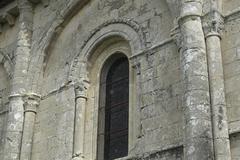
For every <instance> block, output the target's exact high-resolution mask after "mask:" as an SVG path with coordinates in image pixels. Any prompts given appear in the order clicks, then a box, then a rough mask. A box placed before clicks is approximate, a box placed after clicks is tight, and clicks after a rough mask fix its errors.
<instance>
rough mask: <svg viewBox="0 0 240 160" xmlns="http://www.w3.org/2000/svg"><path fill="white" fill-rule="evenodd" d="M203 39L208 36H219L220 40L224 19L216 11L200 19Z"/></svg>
mask: <svg viewBox="0 0 240 160" xmlns="http://www.w3.org/2000/svg"><path fill="white" fill-rule="evenodd" d="M202 21H203V31H204V34H205V38H207V37H208V36H212V35H214V36H219V37H220V38H221V34H222V31H223V29H224V18H223V16H222V15H221V13H220V12H218V11H217V10H213V11H210V12H209V13H207V14H206V15H205V16H203V18H202Z"/></svg>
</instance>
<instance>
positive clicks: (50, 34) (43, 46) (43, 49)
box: [29, 0, 176, 92]
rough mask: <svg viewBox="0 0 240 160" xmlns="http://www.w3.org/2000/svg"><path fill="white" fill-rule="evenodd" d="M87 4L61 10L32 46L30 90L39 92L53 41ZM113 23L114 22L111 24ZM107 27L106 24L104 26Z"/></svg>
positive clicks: (73, 3) (75, 3)
mask: <svg viewBox="0 0 240 160" xmlns="http://www.w3.org/2000/svg"><path fill="white" fill-rule="evenodd" d="M164 1H166V2H167V4H168V7H169V9H170V11H171V12H173V11H175V9H174V7H173V6H175V5H173V1H174V0H164ZM87 3H89V1H88V0H83V1H82V0H76V1H69V2H68V4H67V5H66V6H65V8H60V9H59V13H60V14H58V15H57V16H56V17H55V18H54V19H55V20H54V21H53V22H52V23H51V24H50V25H49V27H48V29H46V32H45V33H43V34H42V37H41V38H39V40H38V42H36V43H34V44H33V46H32V51H31V52H32V53H33V54H34V56H33V59H32V60H31V62H30V64H29V66H30V67H29V68H30V71H29V73H30V74H29V79H30V82H32V85H30V89H31V90H33V91H35V92H38V91H37V88H38V82H37V81H38V79H39V77H40V74H41V70H42V68H43V65H44V58H45V56H46V54H47V50H48V48H49V47H50V46H51V44H52V43H53V39H54V38H55V39H56V38H57V37H58V36H59V34H60V33H61V31H62V30H63V28H64V27H65V26H66V25H67V24H68V22H69V21H70V20H71V18H72V17H73V16H74V15H75V14H76V13H77V12H78V11H79V9H81V8H83V7H84V6H85V5H86V4H87ZM172 15H176V13H172ZM111 23H113V22H111ZM103 25H105V24H103ZM94 32H95V31H94Z"/></svg>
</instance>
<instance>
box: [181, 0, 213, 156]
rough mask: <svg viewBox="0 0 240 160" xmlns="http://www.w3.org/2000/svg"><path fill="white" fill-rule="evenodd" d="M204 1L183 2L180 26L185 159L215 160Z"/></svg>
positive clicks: (185, 0)
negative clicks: (203, 17)
mask: <svg viewBox="0 0 240 160" xmlns="http://www.w3.org/2000/svg"><path fill="white" fill-rule="evenodd" d="M201 14H202V2H201V0H191V1H188V0H182V8H181V14H180V17H179V19H178V25H179V29H180V33H181V36H180V37H181V40H180V41H179V42H180V46H179V48H180V49H179V51H180V61H181V62H180V65H181V71H182V78H183V94H184V95H183V112H184V122H185V126H184V128H185V132H184V159H185V160H212V159H213V156H214V154H213V140H212V125H211V124H212V121H211V109H210V96H209V82H208V69H207V57H206V47H205V39H204V34H203V29H202V23H201V18H200V17H201Z"/></svg>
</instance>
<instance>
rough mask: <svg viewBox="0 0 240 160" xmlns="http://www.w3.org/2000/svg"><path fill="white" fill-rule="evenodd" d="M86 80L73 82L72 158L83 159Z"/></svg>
mask: <svg viewBox="0 0 240 160" xmlns="http://www.w3.org/2000/svg"><path fill="white" fill-rule="evenodd" d="M87 88H88V81H87V80H82V81H81V82H79V83H77V84H75V122H74V136H73V137H74V146H73V160H82V159H84V129H85V128H84V126H85V110H86V101H87V96H86V94H87V93H86V92H87Z"/></svg>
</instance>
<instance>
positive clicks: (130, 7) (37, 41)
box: [0, 0, 240, 160]
mask: <svg viewBox="0 0 240 160" xmlns="http://www.w3.org/2000/svg"><path fill="white" fill-rule="evenodd" d="M23 1H24V0H23ZM36 1H37V0H36ZM36 1H35V2H36ZM193 1H194V0H193ZM196 1H197V0H196ZM24 2H25V1H24ZM46 2H47V0H41V2H40V1H39V3H37V4H35V3H34V5H33V10H34V12H32V16H33V18H32V22H29V24H30V25H28V26H27V27H26V28H24V29H26V30H27V31H26V30H24V31H22V30H21V28H20V29H19V28H18V25H21V24H24V22H23V21H24V18H22V19H21V17H20V18H19V15H18V14H16V15H15V20H14V22H15V24H14V25H13V24H11V23H10V24H11V25H10V26H9V24H4V25H2V24H1V23H2V22H1V23H0V24H1V26H2V30H1V32H2V33H0V159H1V157H4V156H5V159H4V160H9V159H7V158H6V157H8V156H9V157H15V158H12V159H14V160H16V159H19V158H17V154H18V153H17V152H18V151H15V150H14V149H13V150H14V151H11V153H9V155H7V154H8V153H6V151H5V152H4V151H3V149H4V147H5V149H6V148H7V147H6V146H5V141H10V142H11V141H12V139H11V137H10V138H9V137H6V135H5V134H6V130H7V128H8V129H9V128H10V129H11V126H10V125H9V126H7V124H10V121H11V118H8V114H9V113H8V112H9V108H11V109H14V108H13V107H14V105H13V106H12V107H8V105H9V104H8V101H9V99H10V98H11V97H15V96H16V97H18V96H19V95H18V94H13V93H15V92H14V91H11V83H12V81H11V80H12V79H11V78H13V74H14V69H13V67H14V65H15V62H16V61H17V60H16V59H17V58H19V57H16V53H17V52H19V50H18V51H17V49H16V48H17V47H19V46H20V45H23V46H22V48H24V47H26V46H24V45H26V44H27V47H29V48H30V50H27V49H26V50H24V49H23V50H24V51H25V52H28V53H29V57H28V58H26V59H22V61H23V62H26V63H27V65H26V66H27V67H26V70H23V74H24V75H27V76H26V77H22V78H23V80H24V81H26V84H27V85H26V86H25V87H26V88H24V91H25V90H26V93H25V94H24V95H23V100H22V102H23V104H24V105H23V106H24V109H25V108H26V106H27V104H28V103H26V101H27V100H26V96H29V95H28V94H30V95H31V94H32V93H34V94H33V96H36V97H38V98H39V100H38V101H39V103H33V104H31V105H30V106H31V107H32V106H33V105H37V104H39V106H38V107H36V110H34V109H32V110H30V112H32V113H34V114H35V115H36V117H34V121H33V122H32V123H33V124H34V127H33V142H32V147H31V149H30V150H31V153H30V157H31V159H32V160H46V159H50V160H75V159H73V158H74V156H79V155H74V153H75V151H74V147H73V145H74V143H75V142H74V133H75V128H74V125H75V124H74V123H75V121H76V115H75V114H76V113H75V111H76V104H77V98H79V97H77V93H76V85H79V84H76V83H75V81H74V80H75V79H74V78H75V77H74V76H73V74H74V73H75V72H74V69H76V68H74V66H75V65H76V66H78V69H77V71H76V72H78V70H80V71H79V72H80V73H79V74H78V76H79V77H81V78H83V79H84V78H85V79H84V80H85V81H88V83H89V84H88V85H89V86H84V87H86V88H87V87H89V88H90V91H88V92H87V93H86V97H87V100H86V105H85V106H86V111H85V112H84V113H83V114H84V115H85V123H84V125H83V126H82V127H83V128H84V140H83V142H82V146H83V153H81V154H83V155H81V156H83V157H82V158H83V159H84V160H96V159H97V158H96V155H97V154H96V152H97V151H96V150H97V145H96V143H97V140H96V135H97V133H96V132H97V130H98V129H97V127H98V121H97V118H98V117H97V116H98V112H100V111H99V110H98V109H99V108H98V105H97V104H98V103H99V101H98V98H97V97H99V88H98V87H99V86H98V85H99V84H98V83H99V82H96V81H97V80H99V77H98V76H99V74H96V78H95V77H94V76H95V75H93V74H94V73H96V72H97V69H99V68H97V67H99V66H100V65H96V63H102V62H101V61H103V60H106V59H104V56H101V55H103V54H106V55H107V54H112V53H111V51H113V50H114V47H116V48H117V49H119V50H121V49H122V50H124V51H126V52H129V53H126V55H127V56H128V57H129V64H130V67H131V70H132V71H133V73H134V74H133V75H134V76H135V79H134V78H133V79H134V80H133V81H134V82H131V85H135V86H134V87H135V88H134V87H133V88H134V89H136V90H137V91H136V90H135V91H134V92H132V93H135V94H136V95H131V96H130V98H132V99H133V100H132V101H131V102H132V104H134V105H136V106H135V107H136V108H137V109H138V112H133V114H136V113H137V114H139V115H138V116H139V117H138V116H137V115H133V118H132V119H131V120H132V121H134V123H133V124H134V125H137V127H136V126H133V127H132V128H134V129H132V130H133V131H132V130H131V131H132V132H134V133H133V136H132V137H134V136H135V137H134V138H132V137H131V138H130V141H131V146H130V148H131V150H129V156H127V157H124V158H120V160H140V159H146V160H157V159H160V160H165V159H167V160H182V159H184V145H185V144H184V142H185V141H184V133H185V132H186V131H185V130H184V129H185V128H186V127H189V126H184V124H185V123H186V121H187V120H188V119H184V116H186V113H187V112H186V108H184V107H186V106H184V102H183V101H184V98H183V97H184V93H183V92H184V91H186V90H187V89H186V88H187V87H189V89H190V91H192V94H193V93H194V91H193V90H194V87H196V88H197V89H196V90H199V88H201V87H202V88H203V90H204V91H205V89H206V88H207V90H209V88H208V86H207V87H206V85H205V84H208V85H209V83H208V82H207V83H205V82H206V81H208V80H206V79H204V80H203V79H202V81H201V82H202V83H203V84H201V83H200V84H197V85H195V86H194V84H195V82H194V83H193V84H186V83H185V82H186V81H188V80H189V79H190V80H189V81H191V82H193V80H192V79H191V78H193V77H191V76H192V75H191V74H193V75H195V74H196V75H197V74H198V73H195V72H194V71H193V73H190V72H191V71H192V68H190V70H188V69H186V68H187V65H188V64H187V62H188V61H190V63H189V64H190V65H193V63H196V66H197V64H198V61H197V62H194V60H193V63H192V64H191V62H192V59H193V58H194V56H192V57H191V55H192V54H194V53H196V54H199V55H200V54H201V53H202V52H200V51H201V50H200V49H199V48H201V44H200V45H199V44H194V43H190V42H191V41H197V42H201V38H202V39H204V38H206V39H207V36H206V35H207V34H206V35H205V36H206V37H200V38H199V39H200V40H199V39H198V38H196V37H197V36H196V35H202V33H196V35H190V36H189V35H185V36H189V37H190V40H189V41H188V42H189V44H188V45H190V47H189V48H190V51H189V52H188V49H189V48H188V47H187V46H184V44H183V45H182V44H181V42H179V39H178V37H174V36H175V35H174V34H175V33H174V31H176V30H177V28H175V27H176V24H177V22H178V21H179V24H181V23H185V21H182V19H181V17H178V16H179V15H178V14H179V13H178V12H179V10H178V8H179V2H176V1H174V0H92V1H88V2H86V3H85V4H84V5H82V7H79V6H75V7H73V9H72V12H69V13H66V12H68V9H69V8H71V7H72V6H71V4H72V2H73V1H72V2H71V1H66V0H58V1H49V3H46ZM83 2H84V1H83ZM203 2H204V4H203V14H205V13H208V12H210V11H209V10H211V7H210V4H211V3H210V2H209V1H208V0H204V1H203ZM193 3H194V2H193ZM191 5H192V4H191ZM219 5H222V6H223V7H222V8H223V11H222V12H223V13H222V14H223V16H224V30H223V32H222V36H221V49H222V59H223V70H224V77H222V78H223V79H224V85H225V96H226V105H227V118H228V127H229V128H227V129H228V131H229V138H230V147H231V156H232V157H231V158H232V160H237V159H240V154H239V153H240V135H239V133H240V125H239V121H240V118H239V117H240V109H239V104H240V103H239V102H240V85H239V81H240V61H239V60H240V47H239V46H240V40H239V37H240V32H239V31H240V30H239V26H240V11H239V9H238V8H237V7H238V6H239V5H240V2H239V0H231V1H229V0H222V1H220V0H219ZM78 7H79V8H78ZM196 10H197V9H196ZM0 11H1V8H0ZM18 12H19V11H18ZM23 13H25V12H23ZM0 14H1V12H0ZM190 16H192V15H190ZM194 16H196V15H194ZM194 16H193V18H192V19H191V20H190V21H193V22H194V24H201V23H198V20H199V19H197V18H196V17H194ZM26 17H27V18H29V17H31V16H26ZM177 17H178V18H179V19H176V18H177ZM205 17H207V16H206V15H203V18H202V21H204V18H205ZM184 18H186V17H184ZM194 18H196V19H197V20H196V19H194ZM29 19H30V18H29ZM10 20H12V19H10ZM25 20H26V19H25ZM27 20H28V19H27ZM188 20H189V19H188V18H186V21H187V22H188ZM199 21H200V20H199ZM10 22H11V21H10ZM27 22H28V21H27ZM4 23H5V22H4ZM8 23H9V22H8ZM59 24H60V25H59ZM189 24H190V23H189ZM114 25H115V26H118V27H116V28H115V29H116V31H115V32H117V34H119V35H120V34H123V33H129V31H128V29H129V28H131V29H132V30H131V31H132V32H134V33H130V35H129V37H134V38H132V39H124V38H122V37H121V38H119V37H114V36H113V37H111V36H109V37H105V38H104V39H102V40H101V41H100V42H99V43H97V44H94V43H95V42H98V39H97V38H99V37H97V36H98V35H101V34H107V33H108V32H109V33H110V32H112V31H113V30H108V32H107V31H106V30H107V29H109V28H111V27H112V26H114ZM191 25H192V24H191ZM201 25H202V24H201ZM1 26H0V27H1ZM56 26H57V27H56ZM109 26H110V27H109ZM31 27H32V28H31ZM107 27H109V28H107ZM128 27H129V28H128ZM178 27H179V26H178ZM191 27H193V26H191ZM191 27H190V28H191ZM194 27H195V26H194ZM201 27H202V26H201ZM217 27H218V26H217ZM103 28H107V29H106V30H104V29H103ZM112 28H114V27H112ZM186 28H187V27H186ZM28 29H29V31H28ZM178 29H179V28H178ZM180 29H182V30H183V31H185V32H186V33H188V32H187V31H189V30H187V29H189V28H187V29H186V30H184V29H185V28H180ZM197 29H199V28H197ZM200 29H201V28H200ZM193 30H194V29H193ZM19 31H22V33H23V34H22V37H21V36H20V37H18V38H17V35H18V33H19ZM25 31H26V35H27V36H26V35H25V34H24V33H25ZM121 31H122V32H123V33H121ZM135 32H136V33H135ZM31 34H32V37H31V38H29V35H31ZM188 34H190V33H188ZM136 35H137V36H139V37H140V38H139V37H137V38H139V39H140V40H136ZM24 36H26V37H24ZM191 36H192V37H191ZM210 36H212V35H210ZM49 37H50V38H49ZM96 37H97V38H96ZM21 38H22V39H23V40H24V38H26V39H28V40H26V44H25V43H24V42H25V41H22V42H21V43H20V44H19V43H17V41H18V40H19V39H21ZM191 38H192V39H191ZM194 38H195V39H194ZM29 39H30V40H29ZM99 39H100V38H99ZM196 39H197V40H196ZM180 40H181V41H183V40H184V39H180ZM132 41H134V42H138V41H139V42H140V43H141V45H142V46H141V45H139V46H141V47H142V48H136V46H135V45H136V44H137V43H133V44H132ZM203 41H204V40H203ZM91 42H93V43H92V44H89V43H91ZM130 43H131V44H130ZM28 45H30V46H28ZM181 45H182V46H181ZM191 45H193V46H194V45H196V46H197V47H199V48H197V47H196V48H197V49H196V48H194V47H193V48H191V47H192V46H191ZM198 45H199V46H198ZM89 46H90V47H89ZM91 46H92V48H91ZM139 46H138V47H139ZM183 46H184V47H185V48H184V47H183ZM20 47H21V46H20ZM111 47H112V48H111ZM134 47H135V48H134ZM181 47H183V48H184V49H183V50H181V49H182V48H181ZM22 48H21V49H22ZM89 48H90V49H89ZM21 49H20V53H21ZM88 49H89V50H88ZM191 49H192V50H191ZM194 49H196V50H194ZM198 49H199V50H198ZM201 49H202V48H201ZM134 51H140V52H134ZM180 52H181V53H180ZM185 52H186V53H185ZM203 52H204V54H205V51H203ZM207 52H210V51H207ZM84 54H89V57H88V58H89V59H88V58H86V59H84V58H85V55H84ZM181 54H186V55H187V54H189V55H188V56H189V57H187V58H189V59H187V58H186V59H181V58H182V57H181ZM17 56H21V55H17ZM201 56H202V55H201ZM98 58H99V59H98ZM101 58H102V59H101ZM105 58H106V57H105ZM191 58H192V59H191ZM198 58H199V57H198ZM205 58H206V57H203V58H202V59H205ZM76 59H77V62H76V64H75V63H73V62H75V60H76ZM202 59H201V58H200V60H202ZM86 60H87V62H86ZM184 61H186V62H184ZM82 62H84V64H85V63H86V64H87V67H86V68H84V67H85V66H84V65H82V66H81V64H80V65H79V64H78V63H82ZM201 62H205V61H204V60H202V61H201ZM185 63H186V64H185ZM181 65H182V66H181ZM198 65H199V64H198ZM201 65H205V63H202V64H201ZM79 66H80V67H79ZM96 66H97V67H96ZM196 66H194V67H195V69H196V70H198V68H197V67H196ZM94 67H95V68H94ZM100 67H102V66H100ZM181 67H182V68H181ZM184 67H186V68H184ZM201 67H202V66H199V68H201ZM204 67H205V68H204ZM204 67H203V68H204V69H206V68H207V63H206V66H204ZM181 69H182V70H181ZM183 69H186V70H185V73H183ZM204 69H203V70H204ZM208 71H209V70H208ZM187 72H189V73H190V74H189V73H187ZM26 73H27V74H26ZM181 74H189V75H190V76H189V75H187V76H186V77H185V79H183V77H184V76H182V75H181ZM204 74H205V73H204ZM196 75H195V76H196ZM188 76H189V77H188ZM197 76H199V75H197ZM197 76H196V77H197ZM200 76H202V75H200ZM200 76H199V77H200ZM207 76H208V75H205V78H206V77H207ZM203 77H204V76H202V78H203ZM88 78H89V79H88ZM188 78H189V79H188ZM207 78H208V77H207ZM17 80H19V81H21V82H22V81H23V80H22V79H17ZM17 80H16V79H15V82H16V81H17ZM85 81H84V82H85ZM209 81H210V79H209ZM186 86H187V87H186ZM184 87H185V88H184ZM191 87H192V88H191ZM204 87H206V88H204ZM86 88H85V89H86ZM89 88H88V89H89ZM96 88H97V89H96ZM78 89H79V88H78ZM94 89H95V90H94ZM10 92H11V94H10ZM210 92H211V91H209V92H207V93H209V94H213V93H212V92H211V93H210ZM199 93H200V92H199ZM199 95H200V94H199ZM202 95H203V93H202V92H201V96H202ZM9 96H10V97H9ZM193 96H195V95H193ZM201 96H199V97H197V96H195V98H198V99H197V100H196V99H194V98H192V97H191V96H189V97H190V99H188V100H189V104H190V102H191V103H195V102H196V103H197V104H198V102H199V103H200V101H201V102H202V101H203V103H204V104H203V105H204V107H206V106H208V105H210V104H206V103H205V102H208V98H209V95H206V96H205V95H204V96H205V97H204V96H202V97H204V98H205V99H204V98H203V99H201V98H202V97H201ZM210 96H211V95H210ZM20 97H21V95H20ZM189 97H188V98H189ZM31 98H32V97H31V96H30V99H31ZM191 98H192V99H191ZM20 99H21V98H20ZM33 99H34V98H33ZM206 99H207V100H206ZM31 100H32V99H31ZM198 100H199V101H198ZM186 101H187V100H186ZM13 104H17V103H16V102H15V103H13ZM18 104H20V103H18ZM195 105H196V104H195ZM223 105H224V104H223ZM28 107H29V106H28ZM130 107H131V106H130ZM204 107H203V110H204V109H206V108H204ZM133 108H134V107H133ZM30 109H31V108H30ZM25 110H26V109H25ZM199 110H201V109H199ZM206 110H207V109H206ZM27 111H29V110H27ZM194 111H196V110H194ZM194 111H193V112H191V113H192V114H193V115H194V116H196V117H197V116H199V115H197V114H196V115H195V112H194ZM203 112H204V113H205V110H204V111H203ZM203 112H199V113H203ZM206 112H210V111H209V110H207V111H206ZM24 113H25V111H24ZM189 113H190V111H189ZM204 113H203V115H204ZM211 113H212V110H211ZM13 117H14V116H13ZM186 117H187V116H186ZM186 117H185V118H186ZM196 117H195V118H196ZM187 118H193V119H194V117H190V116H189V117H187ZM197 118H198V117H197ZM197 118H196V119H197ZM207 118H208V117H207V116H206V119H207ZM199 119H200V118H199ZM200 120H202V119H200ZM212 120H213V118H212ZM189 121H190V120H189ZM204 122H205V123H208V122H206V121H204ZM188 124H189V123H188ZM201 125H202V124H200V125H199V127H202V126H201ZM20 126H23V125H21V124H20ZM193 126H194V125H193ZM27 127H28V126H27ZM190 127H191V126H190ZM190 127H189V128H190ZM205 127H209V126H207V125H206V126H205ZM210 127H212V126H210ZM136 128H137V129H136ZM190 129H193V131H192V130H190V131H188V132H189V135H190V136H193V137H194V135H192V134H193V133H191V131H192V132H194V131H195V130H194V129H196V126H195V128H194V127H193V128H190ZM203 129H204V127H203ZM196 130H197V129H196ZM184 131H185V132H184ZM135 132H137V136H136V135H135V134H136V133H135ZM195 134H196V135H197V134H198V133H195ZM206 135H208V134H206ZM206 135H203V136H206ZM211 135H212V131H211V134H210V137H207V138H209V139H213V138H212V137H211ZM18 136H19V137H21V135H20V134H19V135H18ZM25 136H26V135H24V136H23V137H25ZM16 137H17V136H16ZM200 137H201V136H200ZM185 138H188V137H185ZM201 138H206V137H201ZM225 138H228V137H225ZM214 140H215V139H214ZM212 141H213V140H212ZM13 142H14V143H15V141H13ZM209 142H210V140H209ZM27 144H28V142H27ZM199 144H200V142H199ZM21 145H22V144H21ZM30 145H31V144H30ZM206 145H208V146H211V145H212V144H206ZM214 145H215V144H214ZM14 146H15V147H16V145H14ZM219 146H220V145H219ZM188 147H189V146H188ZM221 147H222V146H220V148H221ZM16 148H17V147H16ZM189 148H190V149H191V147H189ZM194 150H195V149H194V147H193V152H194ZM201 150H202V151H203V152H204V153H212V151H209V152H205V151H204V150H206V149H204V148H201ZM188 151H189V152H190V151H191V150H188ZM12 152H13V153H12ZM15 152H16V153H15ZM185 153H186V151H185ZM198 153H200V152H198ZM15 154H16V155H15ZM6 155H7V156H6ZM185 156H186V155H185ZM203 156H206V155H203ZM209 156H210V157H211V156H212V157H213V155H209ZM189 157H190V156H189ZM206 157H207V156H206ZM20 159H21V158H20ZM190 159H191V158H190ZM192 159H194V157H193V158H192ZM200 159H201V158H200ZM21 160H22V159H21ZM29 160H30V159H29ZM201 160H202V159H201ZM226 160H228V159H226Z"/></svg>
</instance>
